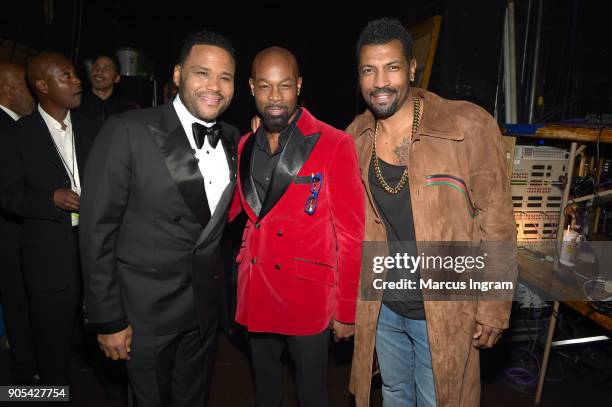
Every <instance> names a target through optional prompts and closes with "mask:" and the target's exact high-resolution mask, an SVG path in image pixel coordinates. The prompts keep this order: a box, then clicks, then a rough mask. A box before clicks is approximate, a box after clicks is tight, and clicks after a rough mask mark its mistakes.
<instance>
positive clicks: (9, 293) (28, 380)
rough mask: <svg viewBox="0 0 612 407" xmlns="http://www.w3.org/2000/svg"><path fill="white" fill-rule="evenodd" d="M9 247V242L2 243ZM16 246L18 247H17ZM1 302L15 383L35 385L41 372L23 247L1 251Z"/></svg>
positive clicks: (10, 244) (7, 248) (11, 247)
mask: <svg viewBox="0 0 612 407" xmlns="http://www.w3.org/2000/svg"><path fill="white" fill-rule="evenodd" d="M0 244H3V245H5V242H2V241H0ZM13 246H14V248H13ZM0 301H2V307H3V310H4V319H5V321H6V327H7V333H8V338H9V341H10V344H11V359H12V369H11V375H12V379H13V382H14V383H15V384H23V385H28V384H34V375H35V374H36V373H37V368H36V358H35V354H34V344H33V340H32V327H31V321H30V306H29V305H28V295H27V292H26V288H25V282H24V280H23V273H22V271H21V262H20V255H19V246H18V245H15V244H12V243H9V244H6V245H5V247H4V248H0Z"/></svg>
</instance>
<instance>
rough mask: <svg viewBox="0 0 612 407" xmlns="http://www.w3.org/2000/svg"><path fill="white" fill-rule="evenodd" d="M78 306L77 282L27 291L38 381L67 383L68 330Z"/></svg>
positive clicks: (68, 382) (73, 322)
mask: <svg viewBox="0 0 612 407" xmlns="http://www.w3.org/2000/svg"><path fill="white" fill-rule="evenodd" d="M80 306H81V286H80V284H76V283H75V284H71V285H69V286H68V287H66V288H64V289H63V290H61V291H52V292H42V293H36V294H31V295H30V314H31V316H32V330H33V331H34V346H35V348H36V359H37V361H38V372H39V374H40V384H41V385H50V386H51V385H53V386H68V385H69V384H70V373H69V372H70V356H71V348H72V334H73V332H74V325H75V320H76V315H77V312H78V311H79V307H80Z"/></svg>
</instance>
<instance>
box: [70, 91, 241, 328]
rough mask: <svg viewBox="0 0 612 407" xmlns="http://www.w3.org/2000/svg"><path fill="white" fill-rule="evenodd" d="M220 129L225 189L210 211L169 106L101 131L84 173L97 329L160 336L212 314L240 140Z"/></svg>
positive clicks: (85, 240) (90, 291)
mask: <svg viewBox="0 0 612 407" xmlns="http://www.w3.org/2000/svg"><path fill="white" fill-rule="evenodd" d="M221 126H222V127H221V128H222V130H221V131H222V136H221V142H220V143H219V145H218V147H217V148H219V147H222V148H223V149H224V151H225V153H226V157H227V162H228V165H229V168H230V184H229V185H228V186H227V188H226V189H225V191H224V192H223V194H222V196H221V199H220V201H219V204H218V206H217V209H216V211H215V212H214V213H213V214H210V212H209V211H208V210H207V209H206V208H207V206H208V205H207V201H206V199H207V198H206V192H205V189H204V180H203V177H202V174H201V173H200V170H199V167H198V164H197V161H196V159H195V156H194V154H193V152H192V150H191V146H190V144H189V140H188V139H187V137H186V135H185V131H184V130H183V127H182V125H181V123H180V121H179V118H178V116H177V114H176V112H175V110H174V107H173V105H172V103H168V104H166V105H164V106H162V107H158V108H152V109H144V110H134V111H128V112H125V113H122V114H119V115H115V116H112V117H111V118H110V119H109V120H108V121H107V122H106V123H105V125H104V126H103V127H102V130H101V131H100V133H99V134H98V136H97V138H96V141H95V143H94V147H93V149H92V153H91V157H90V160H89V163H88V165H87V169H86V171H85V180H86V182H88V183H89V185H88V186H86V188H85V189H84V190H83V194H82V199H81V234H80V240H81V258H82V262H83V272H84V283H85V291H84V293H85V301H86V309H87V315H88V318H89V321H90V323H93V324H95V325H96V327H97V330H98V332H100V333H113V332H118V331H120V330H122V329H124V328H125V327H126V326H127V324H128V323H129V324H131V326H132V328H133V329H134V333H135V334H140V335H165V334H169V333H175V332H180V331H185V330H187V329H191V328H195V327H196V326H198V323H199V326H200V328H202V329H205V328H206V327H207V326H208V325H209V323H210V322H211V321H212V320H213V318H214V317H216V315H217V312H218V305H219V302H220V300H221V298H220V296H221V295H222V292H223V281H224V280H223V262H222V259H221V254H220V247H219V241H220V239H221V236H222V234H223V230H224V227H225V224H226V220H227V209H228V206H229V204H230V201H231V199H232V197H233V193H234V187H235V182H236V181H235V179H236V175H235V174H236V168H235V167H236V164H235V162H236V145H237V141H238V138H239V132H238V130H237V129H236V128H235V127H233V126H230V125H228V124H226V123H221ZM205 175H206V176H214V174H205ZM211 215H212V216H211Z"/></svg>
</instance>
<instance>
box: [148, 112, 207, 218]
mask: <svg viewBox="0 0 612 407" xmlns="http://www.w3.org/2000/svg"><path fill="white" fill-rule="evenodd" d="M162 112H163V113H164V120H163V121H162V125H161V126H160V127H162V128H160V129H158V128H155V127H153V126H149V130H150V131H151V134H152V135H153V139H154V140H155V142H156V144H157V146H158V148H159V150H160V151H161V153H162V155H163V156H164V161H165V164H166V167H167V168H168V172H170V177H171V178H172V180H173V181H174V183H175V184H176V186H177V188H178V190H179V192H180V194H181V196H182V197H183V199H184V200H185V203H186V204H187V206H188V207H189V209H190V210H191V212H192V213H193V214H194V215H195V217H196V219H197V220H198V222H199V223H200V224H201V225H202V226H206V224H207V223H208V221H209V220H210V216H211V214H210V208H209V206H208V199H207V198H206V190H205V189H204V178H203V177H202V174H201V173H200V168H199V167H198V162H197V160H196V157H195V156H194V155H193V152H192V150H191V146H190V145H189V141H188V140H187V136H186V134H185V131H184V130H183V126H181V123H180V122H179V119H178V116H177V115H176V112H175V111H174V107H172V105H171V104H168V105H165V106H164V107H162Z"/></svg>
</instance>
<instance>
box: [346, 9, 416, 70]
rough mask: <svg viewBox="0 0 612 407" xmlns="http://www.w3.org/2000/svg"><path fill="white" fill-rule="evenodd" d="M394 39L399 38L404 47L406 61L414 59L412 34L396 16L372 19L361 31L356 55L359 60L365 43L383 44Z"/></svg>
mask: <svg viewBox="0 0 612 407" xmlns="http://www.w3.org/2000/svg"><path fill="white" fill-rule="evenodd" d="M393 40H399V41H400V42H401V43H402V48H403V49H404V56H405V57H406V61H408V63H410V61H411V60H412V36H411V35H410V33H409V32H408V30H406V28H405V27H404V26H403V25H402V23H400V21H399V20H397V19H395V18H388V17H384V18H379V19H377V20H372V21H370V22H369V23H368V24H367V25H366V27H365V28H364V29H363V31H362V32H361V35H360V36H359V40H358V41H357V49H356V57H357V61H359V52H360V51H361V48H362V47H363V46H364V45H383V44H388V43H389V42H391V41H393Z"/></svg>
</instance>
